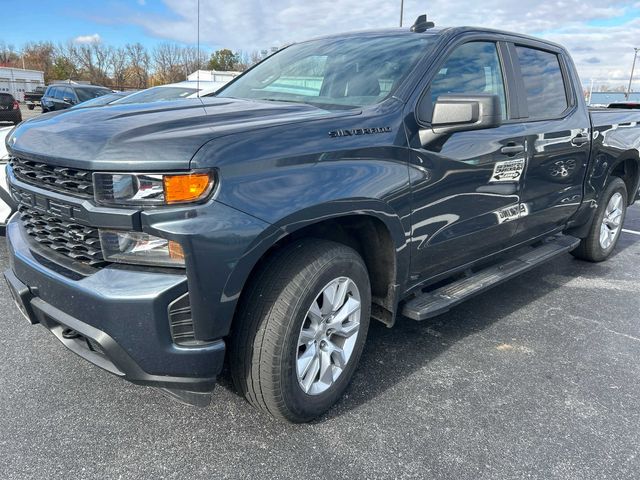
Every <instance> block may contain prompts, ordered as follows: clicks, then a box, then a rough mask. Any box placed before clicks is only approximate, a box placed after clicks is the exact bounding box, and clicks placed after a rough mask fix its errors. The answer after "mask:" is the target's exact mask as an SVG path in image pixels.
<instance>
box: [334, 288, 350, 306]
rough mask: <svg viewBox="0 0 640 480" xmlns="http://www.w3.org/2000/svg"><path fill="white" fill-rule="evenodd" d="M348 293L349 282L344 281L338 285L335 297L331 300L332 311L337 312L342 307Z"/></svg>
mask: <svg viewBox="0 0 640 480" xmlns="http://www.w3.org/2000/svg"><path fill="white" fill-rule="evenodd" d="M348 291H349V280H344V281H342V282H340V283H339V284H338V289H337V290H336V295H335V297H334V298H333V311H334V312H337V311H338V310H340V308H341V307H342V306H343V305H344V302H345V300H346V298H347V292H348Z"/></svg>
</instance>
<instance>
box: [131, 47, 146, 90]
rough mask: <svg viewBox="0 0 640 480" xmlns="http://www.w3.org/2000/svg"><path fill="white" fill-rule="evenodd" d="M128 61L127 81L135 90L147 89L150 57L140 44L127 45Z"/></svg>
mask: <svg viewBox="0 0 640 480" xmlns="http://www.w3.org/2000/svg"><path fill="white" fill-rule="evenodd" d="M125 48H126V50H127V57H128V59H129V65H128V68H127V70H128V72H129V81H130V83H131V85H132V86H133V87H135V88H147V87H148V86H149V69H150V67H151V57H150V56H149V52H148V51H147V49H146V48H145V47H144V46H143V45H142V44H141V43H133V44H128V45H127V46H126V47H125Z"/></svg>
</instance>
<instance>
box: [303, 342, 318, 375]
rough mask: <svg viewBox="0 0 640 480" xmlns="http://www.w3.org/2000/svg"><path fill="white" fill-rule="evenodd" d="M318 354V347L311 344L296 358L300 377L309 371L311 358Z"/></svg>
mask: <svg viewBox="0 0 640 480" xmlns="http://www.w3.org/2000/svg"><path fill="white" fill-rule="evenodd" d="M317 356H318V349H317V348H316V346H315V345H314V344H311V345H310V346H309V348H307V349H306V350H305V351H304V352H303V354H302V355H300V357H299V358H298V372H299V374H300V376H301V377H303V378H304V376H305V375H306V374H307V372H308V371H309V367H310V366H311V363H312V362H313V360H315V359H316V358H317Z"/></svg>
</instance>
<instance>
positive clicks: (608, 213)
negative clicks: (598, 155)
mask: <svg viewBox="0 0 640 480" xmlns="http://www.w3.org/2000/svg"><path fill="white" fill-rule="evenodd" d="M627 198H628V194H627V186H626V184H625V183H624V181H623V180H622V179H621V178H618V177H611V180H610V181H609V184H608V185H607V187H606V189H605V191H604V193H603V195H602V203H600V205H599V206H598V209H597V210H596V213H595V218H594V221H593V225H592V226H591V230H590V231H589V236H587V238H584V239H583V240H582V241H581V242H580V245H579V246H578V248H576V249H575V250H574V251H573V252H571V253H572V255H573V256H575V257H577V258H580V259H582V260H587V261H590V262H602V261H604V260H606V259H607V258H609V257H610V256H611V254H612V253H613V251H614V249H615V248H616V245H617V244H618V240H620V234H621V233H622V225H623V224H624V219H625V217H626V214H627Z"/></svg>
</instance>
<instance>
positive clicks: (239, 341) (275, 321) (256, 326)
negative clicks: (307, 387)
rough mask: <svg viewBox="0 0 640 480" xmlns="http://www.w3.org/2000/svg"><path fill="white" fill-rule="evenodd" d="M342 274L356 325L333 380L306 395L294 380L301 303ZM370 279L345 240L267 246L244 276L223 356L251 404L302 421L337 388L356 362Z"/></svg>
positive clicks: (327, 403) (305, 305)
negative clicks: (268, 251)
mask: <svg viewBox="0 0 640 480" xmlns="http://www.w3.org/2000/svg"><path fill="white" fill-rule="evenodd" d="M338 277H348V278H350V279H351V280H352V281H353V282H354V283H355V285H356V286H357V289H358V291H359V294H360V301H361V315H360V329H359V332H358V336H357V338H356V341H355V346H354V347H353V353H352V354H351V357H350V358H349V360H348V362H347V364H346V367H345V368H344V370H342V373H341V374H340V375H339V376H338V378H337V379H336V380H335V382H334V383H333V384H332V385H331V386H330V387H329V388H328V389H327V390H326V391H324V392H322V393H319V394H315V395H309V394H307V393H305V392H304V390H303V388H302V386H301V385H300V383H299V382H298V374H297V370H296V361H297V355H298V352H299V348H300V347H298V336H299V334H300V329H301V328H302V325H303V322H306V321H307V320H306V318H307V311H308V310H309V308H310V307H311V305H312V303H314V302H315V300H316V298H317V297H318V294H319V293H320V292H322V291H323V288H324V287H325V286H326V285H327V284H328V283H330V282H331V281H332V280H334V279H336V278H338ZM370 315H371V287H370V283H369V275H368V272H367V268H366V266H365V264H364V262H363V260H362V258H361V257H360V255H358V253H357V252H356V251H355V250H353V249H352V248H349V247H347V246H345V245H342V244H339V243H335V242H330V241H325V240H318V239H303V240H300V241H297V242H295V243H293V244H291V245H289V246H287V247H284V248H283V249H281V250H280V251H277V252H276V253H274V254H273V255H272V256H271V257H270V258H269V259H268V260H267V261H266V262H265V264H263V265H262V267H261V268H260V270H259V272H258V273H257V274H256V275H255V277H254V278H253V279H252V280H251V281H250V282H249V284H248V285H247V287H246V288H245V292H244V293H243V296H242V298H241V301H240V305H239V310H238V314H237V316H236V318H235V320H234V322H235V327H234V329H233V333H232V337H231V342H230V354H229V363H230V369H231V375H232V377H233V381H234V384H235V386H236V388H237V389H238V391H239V392H240V393H242V394H243V395H244V396H245V398H246V399H247V400H248V401H249V403H251V404H252V405H253V406H255V407H257V408H258V409H261V410H263V411H264V412H266V413H268V414H270V415H272V416H274V417H276V418H278V419H284V420H288V421H290V422H296V423H297V422H307V421H310V420H312V419H314V418H316V417H318V416H319V415H321V414H322V413H324V412H326V411H327V410H328V409H329V408H331V406H332V405H333V404H334V403H335V402H336V401H337V400H338V399H339V398H340V397H341V396H342V394H343V392H344V390H345V388H346V387H347V385H348V384H349V381H350V380H351V377H352V376H353V373H354V371H355V369H356V366H357V364H358V361H359V359H360V355H361V353H362V349H363V347H364V343H365V340H366V336H367V330H368V327H369V318H370Z"/></svg>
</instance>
